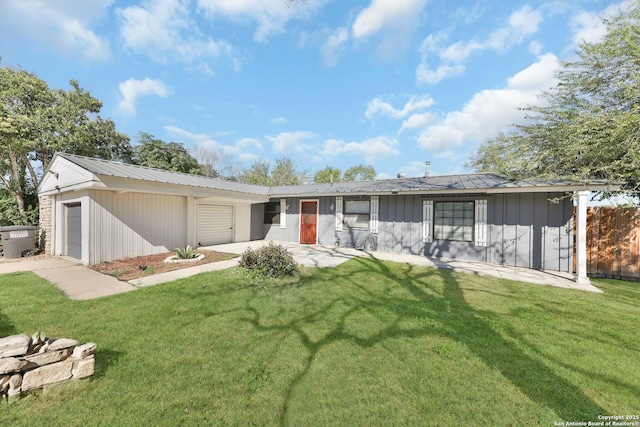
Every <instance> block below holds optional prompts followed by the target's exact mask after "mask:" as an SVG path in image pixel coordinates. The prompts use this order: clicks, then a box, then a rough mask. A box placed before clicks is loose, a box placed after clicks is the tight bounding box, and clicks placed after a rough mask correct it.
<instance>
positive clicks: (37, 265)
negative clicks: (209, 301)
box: [0, 241, 602, 300]
mask: <svg viewBox="0 0 640 427" xmlns="http://www.w3.org/2000/svg"><path fill="white" fill-rule="evenodd" d="M268 243H269V242H268V241H253V242H243V243H230V244H225V245H216V246H207V247H204V248H203V249H208V250H215V251H218V252H226V253H232V254H241V253H242V252H244V251H245V250H246V249H247V248H249V247H251V248H253V249H257V248H259V247H261V246H264V245H266V244H268ZM275 243H277V244H281V245H283V246H285V247H286V248H287V249H288V250H289V251H291V253H292V254H293V257H294V259H295V260H296V262H298V263H299V264H302V265H305V266H309V267H337V266H338V265H340V264H342V263H343V262H346V261H348V260H350V259H352V258H354V257H368V258H374V259H379V260H385V261H393V262H399V263H406V264H412V265H419V266H424V267H432V268H440V269H446V270H452V271H456V272H461V273H468V274H477V275H481V276H490V277H497V278H500V279H508V280H516V281H520V282H528V283H534V284H538V285H546V286H555V287H559V288H565V289H575V290H581V291H587V292H597V293H602V291H601V290H600V289H598V288H596V287H595V286H592V285H578V284H577V283H576V282H575V281H573V276H572V275H571V274H567V273H560V272H548V271H540V270H532V269H528V268H518V267H508V266H501V265H495V264H486V263H481V262H470V261H457V260H445V259H439V258H438V259H436V258H427V257H423V256H419V255H409V254H398V253H392V252H363V251H359V250H357V249H353V248H339V247H333V246H320V245H300V244H297V243H292V242H275ZM237 264H238V259H237V258H235V259H232V260H227V261H220V262H214V263H209V264H203V265H198V266H195V267H188V268H183V269H180V270H174V271H169V272H167V273H161V274H156V275H153V276H147V277H143V278H139V279H134V280H131V281H130V282H129V283H126V282H122V281H120V280H118V279H116V278H115V277H113V276H108V275H105V274H101V273H98V272H97V271H94V270H91V269H90V268H88V267H85V266H83V265H81V264H79V263H77V262H76V261H74V260H72V259H70V258H59V257H49V258H41V259H33V260H31V259H30V260H19V261H11V260H2V261H0V274H6V273H13V272H18V271H33V272H34V273H36V274H37V275H38V276H40V277H43V278H44V279H47V280H49V281H50V282H51V283H53V284H54V285H55V286H57V287H58V288H59V289H61V290H62V291H63V292H64V293H65V294H66V295H67V296H68V297H69V298H70V299H73V300H86V299H92V298H99V297H102V296H107V295H114V294H119V293H122V292H128V291H132V290H134V289H136V287H145V286H153V285H157V284H161V283H166V282H172V281H174V280H178V279H182V278H186V277H191V276H194V275H196V274H200V273H206V272H210V271H215V270H222V269H226V268H230V267H234V266H236V265H237Z"/></svg>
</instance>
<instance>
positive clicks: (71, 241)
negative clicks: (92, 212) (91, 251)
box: [65, 203, 82, 259]
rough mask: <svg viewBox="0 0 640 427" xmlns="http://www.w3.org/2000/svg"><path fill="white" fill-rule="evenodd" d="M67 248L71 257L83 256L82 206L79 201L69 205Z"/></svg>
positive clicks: (79, 257) (78, 257) (67, 252)
mask: <svg viewBox="0 0 640 427" xmlns="http://www.w3.org/2000/svg"><path fill="white" fill-rule="evenodd" d="M66 207H67V224H66V225H67V250H66V254H65V255H68V256H70V257H73V258H77V259H81V258H82V208H81V206H80V204H79V203H77V204H73V205H67V206H66Z"/></svg>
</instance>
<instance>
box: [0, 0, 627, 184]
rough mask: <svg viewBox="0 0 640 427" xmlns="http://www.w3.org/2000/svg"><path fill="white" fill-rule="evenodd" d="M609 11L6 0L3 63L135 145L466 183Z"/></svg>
mask: <svg viewBox="0 0 640 427" xmlns="http://www.w3.org/2000/svg"><path fill="white" fill-rule="evenodd" d="M625 5H626V2H624V1H623V2H622V3H620V2H615V1H605V0H566V1H565V0H551V1H533V0H532V1H519V0H509V1H499V0H494V1H465V0H460V1H446V0H363V1H357V0H351V1H346V0H333V1H332V0H306V1H303V2H294V4H292V5H288V3H287V1H286V0H144V1H125V0H122V1H117V0H116V1H114V0H91V1H79V0H56V1H50V0H2V4H1V5H0V57H1V58H2V63H1V65H2V66H14V67H21V68H23V69H25V70H27V71H30V72H34V73H35V74H37V75H38V76H39V77H40V78H42V79H43V80H45V81H46V82H47V83H48V84H49V86H50V87H52V88H65V89H68V88H69V85H68V81H69V80H70V79H75V80H78V81H79V82H80V85H81V87H82V88H84V89H86V90H88V91H90V92H91V94H92V95H93V96H95V97H96V98H98V99H100V100H101V101H102V102H103V103H104V105H103V109H102V112H101V115H102V116H103V117H110V118H111V119H113V120H114V121H115V123H116V128H117V129H118V130H119V131H121V132H124V133H127V134H128V135H129V136H131V137H132V142H134V143H135V136H136V134H137V133H138V132H140V131H143V132H147V133H150V134H153V135H155V136H156V137H158V138H160V139H162V140H164V141H166V142H170V141H175V142H181V143H183V144H184V145H185V147H187V148H188V149H190V150H192V153H193V154H196V151H197V148H198V147H199V146H203V147H205V148H207V149H209V150H212V151H216V152H219V153H224V154H225V155H226V157H227V159H228V160H230V161H232V162H233V164H235V166H236V167H239V168H243V167H248V166H250V165H251V163H252V162H254V161H256V160H263V159H265V160H268V161H273V160H275V159H276V158H278V157H285V156H286V157H289V158H291V159H292V160H293V161H294V162H295V163H296V165H297V166H298V167H299V168H301V169H307V170H309V171H311V172H314V171H315V170H318V169H321V168H323V167H324V166H326V165H331V166H334V167H339V168H341V169H343V170H344V169H346V168H348V167H350V166H353V165H357V164H360V163H364V164H371V165H373V166H374V167H375V169H376V171H377V172H378V177H379V178H388V177H394V176H395V175H396V174H397V173H398V172H404V173H405V174H406V175H407V176H419V175H422V174H424V170H425V163H424V162H425V161H426V160H429V161H431V167H430V171H431V174H439V175H441V174H455V173H464V172H468V170H466V169H465V168H464V163H465V162H466V161H467V160H468V158H469V156H470V155H471V154H473V153H474V152H475V150H476V149H477V147H478V146H479V145H480V144H481V143H482V142H483V141H485V140H486V139H487V138H490V137H492V136H494V135H496V134H497V133H498V132H499V131H508V130H509V126H510V125H511V124H512V123H518V122H521V121H522V120H523V113H522V111H519V110H518V107H522V106H525V105H527V104H535V103H538V102H540V101H539V98H538V97H537V96H536V94H537V93H539V92H540V91H543V90H546V89H548V88H550V87H551V86H553V85H554V84H555V82H556V80H555V77H554V73H555V72H557V71H558V70H559V69H560V66H561V61H567V60H571V59H572V58H573V57H574V54H575V50H576V48H577V46H578V43H579V41H580V40H586V41H590V42H597V41H598V40H599V39H600V38H601V37H602V35H603V34H604V27H603V25H602V18H605V17H607V16H610V15H611V14H613V13H616V12H617V11H618V10H619V9H620V8H621V7H625Z"/></svg>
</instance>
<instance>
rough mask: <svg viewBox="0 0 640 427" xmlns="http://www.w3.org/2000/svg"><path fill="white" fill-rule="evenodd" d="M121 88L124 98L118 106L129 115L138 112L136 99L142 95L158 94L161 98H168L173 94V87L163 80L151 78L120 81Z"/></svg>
mask: <svg viewBox="0 0 640 427" xmlns="http://www.w3.org/2000/svg"><path fill="white" fill-rule="evenodd" d="M119 88H120V94H121V95H122V99H121V100H120V102H119V103H118V107H119V108H120V110H122V112H124V113H125V114H128V115H134V114H135V113H136V100H137V99H138V97H140V96H147V95H156V96H159V97H160V98H166V97H167V96H169V95H170V94H171V89H169V88H168V87H167V86H166V85H165V84H164V83H163V82H161V81H160V80H152V79H149V78H145V79H144V80H136V79H129V80H127V81H124V82H122V83H120V85H119Z"/></svg>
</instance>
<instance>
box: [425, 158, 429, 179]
mask: <svg viewBox="0 0 640 427" xmlns="http://www.w3.org/2000/svg"><path fill="white" fill-rule="evenodd" d="M424 164H425V165H426V166H427V170H426V171H425V172H424V177H425V178H429V166H431V161H429V160H427V161H426V162H424Z"/></svg>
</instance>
